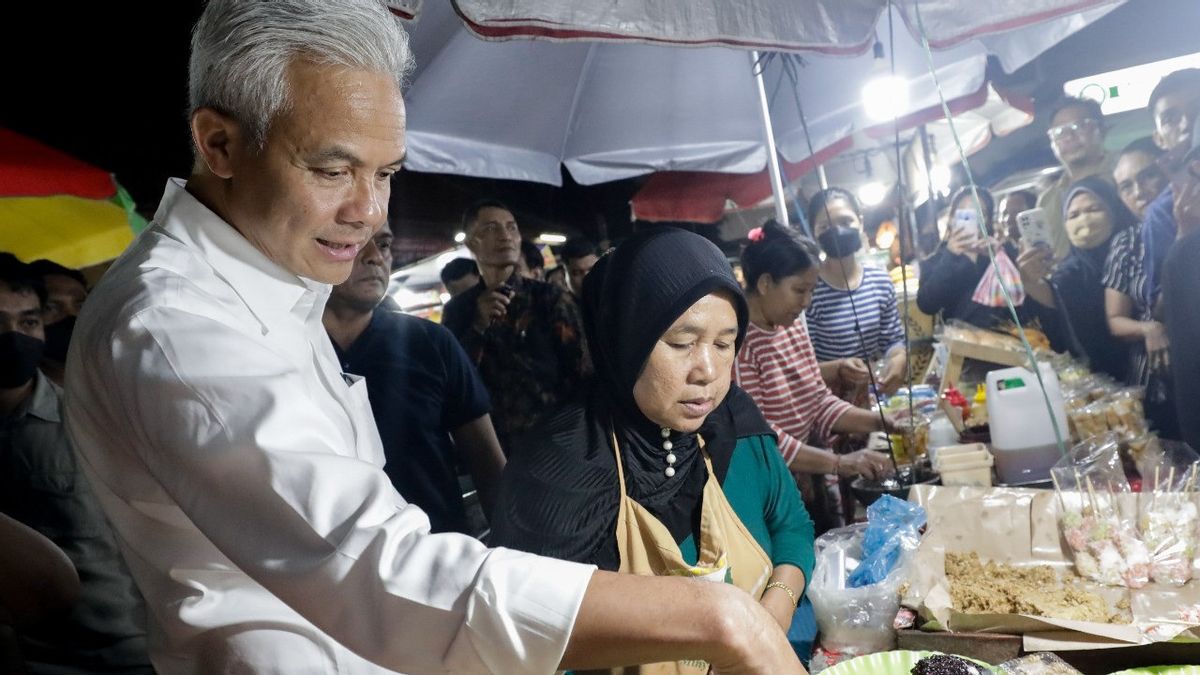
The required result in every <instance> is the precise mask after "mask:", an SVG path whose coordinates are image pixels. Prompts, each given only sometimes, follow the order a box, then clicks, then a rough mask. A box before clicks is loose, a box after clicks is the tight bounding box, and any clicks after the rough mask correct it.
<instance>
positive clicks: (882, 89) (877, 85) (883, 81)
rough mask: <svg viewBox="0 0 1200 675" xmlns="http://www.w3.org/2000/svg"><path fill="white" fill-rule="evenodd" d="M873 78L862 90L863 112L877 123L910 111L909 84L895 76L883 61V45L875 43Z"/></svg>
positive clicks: (872, 67)
mask: <svg viewBox="0 0 1200 675" xmlns="http://www.w3.org/2000/svg"><path fill="white" fill-rule="evenodd" d="M874 50H875V60H874V63H873V64H872V65H871V78H870V79H869V80H867V83H866V85H864V86H863V88H862V102H863V110H864V111H865V112H866V114H867V118H868V119H871V120H873V121H875V122H887V121H889V120H894V119H896V118H897V117H899V116H900V115H902V114H903V113H904V111H906V110H907V109H908V82H907V81H905V79H904V78H902V77H900V76H898V75H893V74H892V72H891V70H890V69H889V68H888V65H887V62H885V61H884V59H883V43H882V42H879V41H878V40H876V41H875V47H874Z"/></svg>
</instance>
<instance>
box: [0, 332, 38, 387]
mask: <svg viewBox="0 0 1200 675" xmlns="http://www.w3.org/2000/svg"><path fill="white" fill-rule="evenodd" d="M45 345H46V343H44V342H42V341H41V340H39V339H37V338H32V337H29V336H28V335H25V334H24V333H18V332H16V331H9V332H7V333H0V389H16V388H17V387H20V386H22V385H24V384H25V383H26V382H29V381H30V380H32V379H33V376H34V375H35V374H36V373H37V367H38V364H39V363H41V362H42V351H43V350H44V347H45Z"/></svg>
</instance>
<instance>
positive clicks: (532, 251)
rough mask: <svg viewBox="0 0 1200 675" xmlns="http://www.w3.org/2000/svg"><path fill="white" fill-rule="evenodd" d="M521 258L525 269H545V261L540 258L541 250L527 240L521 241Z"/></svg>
mask: <svg viewBox="0 0 1200 675" xmlns="http://www.w3.org/2000/svg"><path fill="white" fill-rule="evenodd" d="M521 257H522V258H524V259H525V267H527V268H529V269H530V270H540V269H544V268H545V267H546V259H545V258H543V257H542V249H540V248H538V247H537V244H535V243H533V242H532V241H529V240H528V239H522V240H521Z"/></svg>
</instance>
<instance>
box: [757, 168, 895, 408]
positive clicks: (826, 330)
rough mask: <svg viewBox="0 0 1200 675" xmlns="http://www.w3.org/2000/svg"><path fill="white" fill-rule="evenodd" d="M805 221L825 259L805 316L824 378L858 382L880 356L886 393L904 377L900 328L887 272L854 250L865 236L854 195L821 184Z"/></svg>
mask: <svg viewBox="0 0 1200 675" xmlns="http://www.w3.org/2000/svg"><path fill="white" fill-rule="evenodd" d="M772 222H774V221H772ZM808 222H810V223H812V228H813V235H814V236H816V238H817V243H818V244H820V245H821V250H822V251H824V252H825V261H824V262H822V263H821V268H820V274H819V276H820V279H819V281H818V282H817V287H816V289H815V290H813V296H812V304H811V305H810V306H809V308H808V311H807V312H806V313H805V317H806V318H807V319H808V330H809V334H810V335H811V336H812V345H813V349H814V350H815V351H816V353H817V361H819V362H820V363H821V371H822V373H823V374H824V375H825V376H826V382H830V381H841V382H844V383H849V384H854V385H858V387H859V388H861V387H862V385H864V384H865V383H866V381H867V372H866V368H867V365H864V364H870V363H871V362H873V361H875V360H877V359H884V360H885V362H886V365H885V366H884V368H883V374H882V376H881V377H880V379H879V384H880V387H881V388H882V389H883V392H884V393H886V394H892V393H894V392H895V391H896V389H897V388H899V387H900V383H901V382H902V381H903V380H904V369H905V365H906V363H907V361H906V357H907V352H906V351H905V349H904V328H903V327H902V326H901V325H900V311H899V310H898V309H897V307H896V290H895V288H894V287H893V286H892V280H891V277H889V276H888V274H887V272H885V271H883V270H881V269H879V268H876V267H863V266H862V264H861V263H859V262H858V258H857V256H856V255H855V254H857V253H858V251H859V250H860V249H862V245H863V240H864V239H865V235H864V234H863V224H862V209H861V208H859V205H858V200H857V199H855V198H854V195H852V194H850V192H848V191H847V190H843V189H842V188H836V187H835V188H827V189H825V190H822V191H820V192H818V193H817V194H816V195H815V196H814V197H813V198H812V200H811V201H810V202H809V203H808ZM831 376H836V377H831ZM860 391H861V389H860ZM850 400H854V398H850Z"/></svg>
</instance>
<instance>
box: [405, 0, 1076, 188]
mask: <svg viewBox="0 0 1200 675" xmlns="http://www.w3.org/2000/svg"><path fill="white" fill-rule="evenodd" d="M406 2H407V3H408V5H409V10H408V11H416V10H415V8H414V2H413V0H406ZM1095 18H1097V17H1096V16H1095V15H1089V16H1078V15H1076V16H1070V17H1065V18H1059V19H1056V20H1054V21H1051V22H1048V23H1042V24H1038V25H1036V26H1032V27H1028V28H1023V29H1020V30H1017V31H1012V32H1009V33H1006V34H1005V35H1004V36H993V37H992V38H988V39H989V40H993V41H998V43H999V44H1000V45H1001V46H1003V45H1013V44H1021V45H1025V47H1024V49H1025V51H1024V55H1023V56H1022V57H1020V58H1017V57H1015V56H1011V55H1010V56H1009V57H1008V58H1009V60H1010V63H1009V67H1010V68H1011V67H1015V66H1016V65H1020V63H1023V62H1024V61H1027V60H1029V59H1032V58H1033V57H1034V56H1036V54H1038V53H1040V52H1041V51H1043V50H1045V49H1046V48H1048V47H1049V46H1051V45H1052V44H1054V43H1055V42H1057V41H1058V40H1059V39H1061V38H1062V37H1063V36H1064V35H1065V34H1067V33H1069V31H1071V30H1075V29H1077V28H1078V27H1079V26H1081V25H1085V24H1086V23H1087V22H1088V21H1091V20H1094V19H1095ZM411 33H412V43H413V49H414V52H415V53H416V57H417V63H418V69H417V71H416V72H415V73H414V75H413V78H412V81H411V85H410V86H409V88H408V91H407V93H406V97H407V102H408V116H409V119H408V143H409V155H408V162H407V165H408V167H409V168H411V169H413V170H417V171H431V172H439V173H450V174H459V175H468V176H479V177H489V178H508V179H518V180H528V181H535V182H541V183H548V184H551V185H559V184H561V173H560V171H561V169H560V166H566V168H567V170H568V171H570V172H571V174H572V177H573V178H574V179H575V180H576V181H577V182H579V183H581V184H595V183H600V182H605V181H611V180H618V179H622V178H629V177H632V176H638V175H643V174H647V173H651V172H654V171H665V170H693V171H720V172H731V173H754V172H758V171H761V170H763V168H764V167H765V166H766V164H767V159H768V152H767V149H766V144H765V141H764V135H763V124H762V121H761V114H760V110H759V108H758V103H757V97H758V94H757V91H756V90H755V83H754V79H753V76H752V71H751V67H750V64H749V58H748V56H747V52H745V51H742V50H737V49H731V48H725V47H703V48H695V49H679V48H674V47H667V46H657V45H646V44H635V43H596V42H567V43H555V42H548V41H531V40H517V41H508V42H485V41H481V40H479V39H477V38H476V37H474V36H473V35H471V34H470V33H469V32H468V31H467V30H466V29H465V28H464V27H463V23H462V21H461V20H460V19H459V17H458V16H457V15H456V14H455V13H454V12H453V11H452V8H451V7H450V6H449V5H448V4H447V3H444V2H436V3H430V4H428V5H426V6H425V7H424V8H421V12H420V18H419V21H418V22H417V23H416V25H415V26H413V27H412V29H411ZM997 48H998V47H996V45H995V44H990V43H989V44H985V43H984V42H981V41H978V40H974V41H970V42H966V43H963V44H960V45H958V46H957V47H954V48H951V49H949V50H944V51H939V52H935V53H934V60H935V64H936V65H937V68H938V77H939V80H940V81H941V84H942V87H943V90H944V93H945V94H946V96H947V97H948V98H951V99H954V98H960V97H963V96H966V95H968V94H971V93H974V92H976V91H978V90H979V89H980V88H981V87H982V85H983V84H984V71H985V63H986V59H987V54H988V53H989V50H995V49H997ZM1002 51H1003V49H1002ZM805 59H806V65H805V66H804V67H803V68H800V69H799V70H798V73H797V75H798V80H797V83H796V87H797V91H799V93H800V98H801V99H802V101H803V102H804V105H805V113H806V117H807V121H808V126H809V131H810V133H811V137H812V142H813V144H814V147H815V148H816V149H821V148H823V147H827V146H831V145H834V144H835V143H837V142H838V141H840V140H842V139H844V138H846V137H848V136H850V135H851V134H853V133H854V132H856V131H858V130H863V129H865V128H867V127H868V126H870V124H871V122H869V121H867V120H866V119H865V118H864V115H863V112H862V109H861V105H860V90H861V86H862V84H863V83H864V82H865V81H866V80H867V79H868V77H869V76H870V75H872V74H873V73H874V72H875V67H874V64H873V59H872V58H871V57H869V56H860V57H852V58H837V57H830V56H819V55H818V56H813V57H805ZM896 60H897V69H898V72H900V73H901V74H903V75H905V76H906V79H907V80H908V81H909V87H908V88H909V90H910V91H911V92H912V94H913V96H912V98H911V100H910V102H909V105H908V106H907V107H906V108H905V109H903V110H901V113H902V114H909V113H916V112H918V111H922V110H930V109H933V107H934V106H935V105H936V102H937V95H936V92H935V91H934V90H933V88H932V86H931V80H930V76H929V73H928V68H927V66H926V65H925V61H924V56H923V52H922V51H920V47H919V45H917V43H916V41H915V40H913V38H912V37H911V36H910V35H909V34H908V32H907V31H904V30H898V31H897V39H896ZM765 80H766V83H767V90H768V93H771V92H773V91H775V90H776V89H778V92H777V93H776V94H775V96H774V101H773V103H772V105H771V117H772V119H773V123H774V128H775V131H776V135H777V138H778V145H779V151H780V154H781V155H782V156H783V158H784V159H785V160H787V161H789V162H792V163H797V162H800V161H802V160H804V159H806V158H807V157H808V155H809V152H808V143H807V139H806V137H805V134H804V132H803V130H802V129H801V125H800V124H799V118H798V115H797V114H796V105H795V101H794V97H793V95H792V90H793V88H792V84H791V82H789V81H786V79H785V75H784V71H783V69H782V68H781V67H780V64H779V62H778V61H776V62H774V63H772V64H771V65H770V66H769V67H768V68H767V72H766V77H765Z"/></svg>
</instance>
